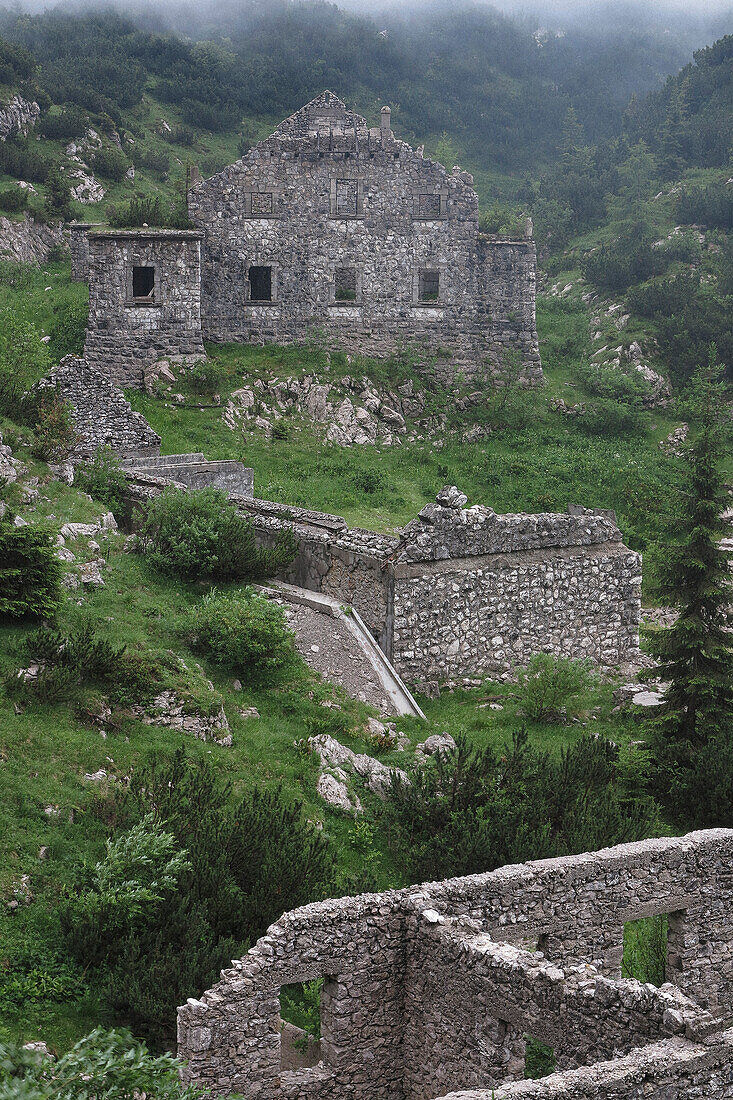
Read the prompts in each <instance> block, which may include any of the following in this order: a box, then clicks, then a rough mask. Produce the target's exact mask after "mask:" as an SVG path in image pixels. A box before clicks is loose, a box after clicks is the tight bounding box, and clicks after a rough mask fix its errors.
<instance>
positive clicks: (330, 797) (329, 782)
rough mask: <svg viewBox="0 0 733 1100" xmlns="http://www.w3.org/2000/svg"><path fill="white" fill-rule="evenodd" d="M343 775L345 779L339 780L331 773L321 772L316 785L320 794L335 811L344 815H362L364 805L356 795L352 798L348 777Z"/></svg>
mask: <svg viewBox="0 0 733 1100" xmlns="http://www.w3.org/2000/svg"><path fill="white" fill-rule="evenodd" d="M341 774H342V775H343V779H339V778H337V776H336V775H332V774H330V773H329V772H321V774H320V775H319V777H318V783H317V784H316V790H317V792H318V794H319V795H320V796H321V798H322V799H323V800H324V802H327V803H328V805H329V806H332V807H333V808H334V809H335V810H342V811H343V812H344V813H356V814H360V813H362V805H361V802H360V801H359V798H358V796H357V795H354V796H353V798H352V796H351V795H350V794H349V789H348V787H347V786H346V782H345V780H346V778H347V777H346V775H344V773H343V772H342V773H341Z"/></svg>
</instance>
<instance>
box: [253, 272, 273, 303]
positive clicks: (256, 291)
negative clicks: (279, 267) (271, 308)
mask: <svg viewBox="0 0 733 1100" xmlns="http://www.w3.org/2000/svg"><path fill="white" fill-rule="evenodd" d="M249 296H250V300H251V301H253V302H271V301H272V268H271V267H251V268H250V269H249Z"/></svg>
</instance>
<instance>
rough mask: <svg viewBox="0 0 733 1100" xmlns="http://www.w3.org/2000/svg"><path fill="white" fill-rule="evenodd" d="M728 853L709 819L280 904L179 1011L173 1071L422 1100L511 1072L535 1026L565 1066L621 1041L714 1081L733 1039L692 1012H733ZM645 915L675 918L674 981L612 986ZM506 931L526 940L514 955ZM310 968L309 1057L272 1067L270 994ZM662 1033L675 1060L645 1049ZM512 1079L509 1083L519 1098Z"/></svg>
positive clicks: (666, 1072)
mask: <svg viewBox="0 0 733 1100" xmlns="http://www.w3.org/2000/svg"><path fill="white" fill-rule="evenodd" d="M731 857H733V830H725V829H717V830H709V831H706V832H699V833H691V834H689V835H688V836H686V837H672V838H661V839H657V840H649V841H642V842H638V843H635V844H627V845H620V846H618V847H616V848H610V849H605V850H603V851H600V852H594V853H586V854H584V855H580V856H568V857H565V858H562V859H550V860H540V861H537V862H534V863H528V864H523V865H515V866H509V867H503V868H500V869H499V870H497V871H493V872H490V873H488V874H484V875H475V876H471V877H467V878H461V879H449V880H447V881H445V882H440V883H426V884H424V885H422V886H417V887H412V888H409V889H406V890H402V891H392V892H389V893H386V894H367V895H362V896H361V897H358V898H342V899H339V900H333V901H327V902H320V903H317V904H314V905H310V906H305V907H304V908H301V909H297V910H294V911H293V912H291V913H286V914H285V916H284V917H282V918H281V919H280V920H279V921H278V922H277V923H276V924H274V925H272V926H271V928H270V929H269V930H268V932H267V933H266V935H265V936H264V937H263V938H262V939H261V940H259V941H258V942H257V944H256V945H255V946H254V948H252V950H250V951H249V952H248V954H247V955H246V956H245V957H244V958H243V959H241V960H239V961H238V962H236V963H235V964H234V965H233V966H232V968H231V969H228V970H225V971H223V972H222V976H221V981H220V982H219V983H218V984H217V985H216V986H214V987H213V988H212V989H211V990H209V991H208V992H206V993H204V994H203V995H202V997H201V998H200V999H198V1000H197V999H190V1000H189V1001H188V1003H187V1004H186V1005H184V1006H183V1007H182V1008H180V1009H179V1015H178V1043H179V1054H180V1055H181V1056H182V1057H183V1059H184V1060H185V1061H186V1063H187V1066H186V1069H185V1071H184V1076H185V1079H186V1080H187V1081H190V1082H195V1083H196V1084H197V1085H199V1086H202V1087H209V1088H211V1089H212V1092H213V1093H214V1095H222V1096H226V1095H227V1094H228V1093H230V1092H234V1091H241V1092H242V1093H243V1094H244V1095H245V1096H246V1097H248V1098H249V1097H252V1098H255V1097H256V1098H257V1100H276V1098H280V1097H293V1098H295V1097H297V1098H298V1100H314V1098H318V1100H320V1098H321V1097H323V1098H325V1097H327V1096H328V1097H344V1098H346V1097H348V1098H349V1100H386V1098H391V1097H394V1098H395V1100H429V1098H432V1097H436V1096H442V1095H443V1094H444V1093H445V1090H446V1088H447V1089H457V1088H475V1087H476V1083H477V1076H479V1075H483V1074H484V1073H485V1074H486V1078H488V1079H484V1080H482V1081H481V1086H482V1088H491V1087H494V1088H496V1087H497V1086H498V1085H500V1084H501V1083H502V1081H506V1080H507V1079H509V1080H511V1079H512V1078H516V1076H517V1073H518V1068H519V1063H520V1060H521V1058H522V1046H521V1043H522V1034H523V1033H524V1032H525V1031H530V1033H532V1032H531V1029H532V1028H534V1029H535V1032H536V1031H540V1030H542V1033H543V1034H544V1035H545V1036H546V1037H547V1038H550V1039H552V1040H553V1041H554V1042H556V1043H558V1045H559V1046H560V1048H561V1049H560V1050H559V1054H560V1056H561V1059H562V1060H564V1063H565V1064H566V1065H568V1064H573V1063H574V1062H579V1061H583V1060H587V1061H589V1062H595V1061H597V1060H598V1058H604V1057H608V1055H609V1053H610V1050H609V1047H610V1045H611V1044H612V1043H613V1044H615V1046H616V1047H617V1048H618V1049H620V1050H621V1051H622V1052H626V1051H629V1050H630V1049H631V1048H632V1047H633V1046H634V1045H636V1046H637V1047H639V1048H640V1049H639V1050H637V1051H636V1052H635V1054H634V1055H633V1056H634V1057H637V1058H641V1059H642V1060H643V1059H644V1058H645V1057H646V1059H647V1061H648V1062H649V1064H650V1065H651V1064H652V1063H653V1064H654V1070H653V1074H654V1075H653V1077H652V1078H651V1079H652V1080H654V1082H655V1083H657V1084H659V1086H660V1087H663V1086H672V1087H673V1086H674V1085H675V1084H676V1082H677V1080H678V1077H680V1079H684V1073H685V1072H687V1071H688V1070H689V1069H690V1065H691V1059H695V1058H700V1057H701V1052H702V1045H703V1044H705V1045H706V1046H707V1047H709V1048H710V1051H711V1052H712V1055H711V1058H712V1060H711V1062H710V1064H709V1065H708V1066H707V1067H703V1066H702V1063H701V1064H700V1067H698V1068H700V1072H701V1074H703V1076H702V1077H701V1080H706V1081H707V1080H713V1078H714V1076H715V1074H714V1072H713V1070H712V1068H711V1067H712V1066H713V1064H714V1063H715V1061H716V1057H717V1056H716V1055H715V1053H714V1052H715V1050H716V1049H718V1048H721V1047H722V1046H723V1045H724V1044H727V1049H728V1050H730V1043H731V1038H730V1035H728V1036H727V1037H724V1038H723V1037H721V1035H720V1034H719V1033H716V1032H717V1027H718V1026H719V1025H717V1024H716V1022H715V1020H713V1019H712V1018H711V1017H709V1016H708V1015H707V1014H706V1011H705V1010H707V1011H708V1012H710V1013H713V1014H715V1015H718V1016H726V1015H728V1014H730V1012H731V1009H732V1008H733V981H732V979H733V861H732V858H731ZM652 913H674V914H676V931H674V930H673V934H672V938H671V942H670V945H669V960H668V977H669V979H670V980H671V981H673V982H674V985H675V986H676V987H677V988H676V989H675V988H674V987H673V986H670V985H667V986H664V987H663V988H661V989H659V990H654V989H653V988H651V987H647V986H641V985H640V984H639V983H637V982H630V981H618V980H617V978H618V967H619V965H620V953H619V951H618V947H619V945H620V944H621V943H622V941H623V926H624V923H625V922H626V921H629V920H635V919H637V918H638V917H641V916H648V915H650V914H652ZM462 918H463V919H462ZM465 918H468V921H466V919H465ZM511 941H514V944H513V946H514V947H515V948H516V947H517V942H518V941H520V942H521V944H523V945H524V946H522V947H520V948H519V949H518V950H514V951H512V943H511ZM502 943H503V944H504V946H503V947H502V946H501V945H502ZM527 946H530V948H531V950H530V951H527V950H526V947H527ZM540 950H541V952H542V954H540ZM528 956H529V957H528ZM533 963H534V965H533ZM594 966H595V969H593V967H594ZM609 970H610V971H612V973H609V972H608V971H609ZM604 971H606V972H607V973H605V974H604ZM316 977H324V978H325V984H324V994H323V996H322V1002H321V1027H322V1036H323V1037H322V1040H321V1050H322V1055H323V1061H322V1063H321V1064H320V1065H319V1066H317V1067H314V1068H310V1069H304V1070H301V1071H297V1072H285V1071H282V1070H281V1065H280V1021H279V1004H278V993H279V989H280V988H281V986H283V985H286V984H291V983H294V982H299V981H306V980H311V979H313V978H316ZM591 990H592V993H591ZM688 998H689V999H688ZM692 1001H694V1002H695V1003H692ZM494 1013H496V1014H497V1015H493V1014H494ZM487 1014H488V1016H487ZM507 1017H508V1018H507ZM563 1019H564V1020H565V1021H566V1022H567V1025H568V1026H567V1029H565V1030H563V1029H561V1028H560V1027H559V1025H558V1024H557V1021H558V1020H563ZM553 1020H554V1021H555V1023H554V1024H553ZM492 1021H494V1022H493V1023H492ZM499 1025H503V1026H502V1027H501V1028H500V1027H499ZM666 1037H674V1038H672V1039H671V1040H668V1041H671V1042H672V1043H674V1044H675V1045H674V1046H673V1047H672V1048H670V1049H671V1050H673V1051H674V1052H676V1054H679V1055H680V1060H679V1061H678V1060H677V1058H676V1055H675V1057H672V1056H670V1057H668V1058H666V1059H660V1057H659V1050H660V1048H661V1047H662V1046H663V1045H664V1044H663V1043H661V1044H660V1043H659V1040H660V1039H664V1038H666ZM716 1044H717V1047H716ZM688 1055H689V1057H688ZM683 1056H684V1057H683ZM629 1057H632V1055H629ZM621 1061H623V1059H622V1060H621ZM680 1061H681V1062H684V1065H683V1066H682V1068H680ZM717 1064H718V1065H719V1064H720V1060H719V1059H718V1062H717ZM441 1065H445V1066H446V1067H447V1070H446V1073H445V1074H443V1071H442V1070H441V1069H440V1067H441ZM611 1065H612V1066H615V1065H616V1062H615V1061H614V1062H613V1063H611ZM501 1067H504V1069H503V1070H502V1068H501ZM594 1070H597V1067H594ZM575 1072H577V1071H575ZM589 1072H590V1071H589ZM695 1072H697V1070H696V1071H695ZM716 1072H717V1071H716ZM726 1073H728V1083H730V1073H729V1071H726ZM705 1074H707V1077H705ZM565 1079H566V1078H565V1075H564V1074H561V1075H560V1076H559V1077H558V1076H557V1075H556V1078H555V1080H556V1081H559V1082H560V1083H563V1082H564V1081H565ZM597 1079H598V1081H599V1082H600V1080H602V1078H600V1077H599V1078H597ZM567 1080H568V1082H570V1085H569V1091H568V1092H567V1095H568V1097H569V1098H571V1097H576V1096H577V1097H583V1096H585V1095H588V1096H593V1097H595V1096H597V1095H602V1094H601V1093H599V1092H591V1093H587V1094H586V1093H584V1092H582V1091H576V1092H573V1091H572V1088H573V1084H572V1082H573V1081H574V1080H575V1078H572V1074H570V1075H569V1076H568V1077H567ZM587 1080H592V1078H591V1077H590V1076H589V1077H588V1079H587ZM624 1080H625V1081H626V1082H627V1085H626V1086H624V1087H620V1088H619V1091H618V1092H617V1094H616V1095H618V1097H619V1100H620V1098H621V1097H624V1098H629V1100H630V1098H631V1097H635V1096H637V1095H641V1094H640V1093H638V1092H637V1093H635V1092H633V1091H632V1089H633V1087H636V1085H637V1084H638V1079H634V1078H633V1077H632V1078H629V1077H627V1078H625V1079H624ZM524 1087H525V1085H524V1084H518V1085H516V1086H512V1088H517V1089H519V1090H520V1091H519V1092H517V1093H516V1095H517V1096H519V1095H525V1093H523V1092H521V1089H523V1088H524ZM543 1087H544V1083H543V1082H536V1083H534V1084H532V1085H531V1086H530V1088H539V1089H542V1088H543ZM726 1087H727V1086H726ZM716 1088H717V1085H716ZM476 1095H477V1096H478V1095H479V1094H476ZM489 1095H490V1093H487V1092H486V1091H484V1092H483V1094H482V1096H481V1100H488V1096H489ZM499 1095H500V1096H502V1100H503V1097H504V1096H506V1097H507V1098H508V1097H510V1096H513V1095H515V1094H514V1093H512V1092H511V1091H508V1092H505V1093H500V1094H499ZM526 1095H528V1096H534V1095H537V1096H540V1095H546V1094H545V1093H542V1092H541V1091H540V1092H537V1093H533V1092H531V1091H530V1092H528V1093H526ZM553 1095H554V1093H553ZM563 1095H565V1094H563ZM643 1095H657V1093H655V1092H654V1091H653V1090H652V1091H651V1092H648V1093H645V1094H643ZM665 1095H666V1094H665ZM670 1095H675V1093H674V1092H671V1093H670ZM678 1095H685V1096H687V1095H689V1096H694V1095H695V1093H689V1094H687V1093H684V1092H680V1093H679V1094H678ZM700 1095H701V1096H704V1097H705V1100H717V1098H718V1097H725V1096H729V1095H730V1093H729V1092H725V1091H710V1092H708V1093H701V1094H700ZM466 1100H468V1098H466Z"/></svg>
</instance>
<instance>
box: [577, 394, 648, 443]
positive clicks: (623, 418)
mask: <svg viewBox="0 0 733 1100" xmlns="http://www.w3.org/2000/svg"><path fill="white" fill-rule="evenodd" d="M577 423H578V427H579V428H581V429H582V431H584V432H587V433H588V435H600V436H610V437H612V438H614V437H616V436H628V435H638V434H639V432H643V431H645V430H646V429H647V428H648V426H649V414H648V413H647V412H646V411H645V410H644V409H643V408H642V407H641V406H640V405H638V404H626V403H625V402H622V401H613V400H611V399H610V398H603V397H600V398H598V399H597V400H595V401H588V402H586V405H585V412H584V413H583V415H582V416H579V417H578V420H577Z"/></svg>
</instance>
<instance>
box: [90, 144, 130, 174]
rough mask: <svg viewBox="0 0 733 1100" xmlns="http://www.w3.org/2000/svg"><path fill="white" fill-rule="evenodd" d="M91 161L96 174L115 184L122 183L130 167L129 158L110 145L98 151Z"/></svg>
mask: <svg viewBox="0 0 733 1100" xmlns="http://www.w3.org/2000/svg"><path fill="white" fill-rule="evenodd" d="M91 159H92V165H93V167H94V171H95V173H96V174H97V175H98V176H104V178H105V179H108V180H112V181H113V182H114V183H120V182H121V181H122V180H123V179H124V178H125V174H126V172H127V169H128V168H129V167H130V165H129V162H128V160H127V157H125V156H124V154H122V153H121V152H120V151H119V149H115V148H113V147H111V146H108V145H103V146H102V148H101V149H98V150H97V152H96V153H94V155H93V156H92V158H91Z"/></svg>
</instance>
